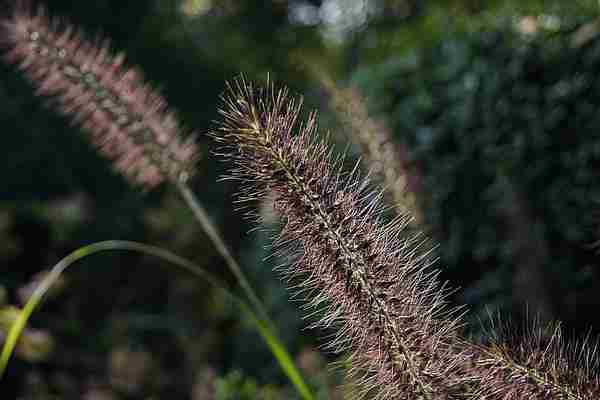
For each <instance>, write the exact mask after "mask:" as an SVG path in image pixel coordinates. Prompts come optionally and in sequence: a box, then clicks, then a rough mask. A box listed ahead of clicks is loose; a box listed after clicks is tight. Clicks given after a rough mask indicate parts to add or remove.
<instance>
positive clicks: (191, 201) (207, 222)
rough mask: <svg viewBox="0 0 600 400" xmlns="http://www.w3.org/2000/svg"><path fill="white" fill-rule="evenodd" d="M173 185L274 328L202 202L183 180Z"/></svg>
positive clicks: (250, 298)
mask: <svg viewBox="0 0 600 400" xmlns="http://www.w3.org/2000/svg"><path fill="white" fill-rule="evenodd" d="M175 186H176V187H177V190H178V191H179V194H180V195H181V197H182V198H183V200H184V201H185V202H186V204H187V205H188V207H189V208H190V210H191V211H192V213H193V214H194V217H196V220H197V221H198V223H200V225H201V227H202V229H203V230H204V232H205V233H206V234H207V235H208V237H209V239H210V240H211V241H212V243H213V245H214V246H215V249H216V250H217V251H218V252H219V254H220V255H221V257H223V260H225V263H226V264H227V267H228V268H229V270H230V271H231V272H232V273H233V275H234V276H235V278H236V279H237V281H238V283H239V285H240V287H241V288H242V290H243V291H244V293H245V294H246V296H247V297H248V300H250V302H251V304H252V306H253V307H254V308H255V309H256V312H257V313H258V314H259V315H260V317H261V318H262V319H263V320H264V321H265V322H266V323H267V324H269V327H270V328H271V329H272V330H275V324H274V323H273V321H271V319H270V318H269V315H268V313H267V311H266V309H265V307H264V305H263V303H262V301H261V300H260V299H259V298H258V296H257V295H256V292H255V291H254V289H252V286H251V285H250V283H249V282H248V279H247V278H246V276H245V275H244V273H243V272H242V269H241V267H240V265H239V264H238V262H237V261H236V260H235V258H234V257H233V255H232V253H231V250H230V249H229V247H227V245H226V244H225V242H224V241H223V239H222V235H221V233H220V232H219V230H218V228H217V227H216V225H215V224H214V223H213V222H212V221H211V219H210V217H209V216H208V213H207V212H206V210H205V209H204V207H203V206H202V204H201V203H200V202H199V201H198V199H197V198H196V196H195V195H194V193H193V192H192V191H191V190H190V188H189V186H188V185H186V184H185V183H184V182H181V181H176V182H175Z"/></svg>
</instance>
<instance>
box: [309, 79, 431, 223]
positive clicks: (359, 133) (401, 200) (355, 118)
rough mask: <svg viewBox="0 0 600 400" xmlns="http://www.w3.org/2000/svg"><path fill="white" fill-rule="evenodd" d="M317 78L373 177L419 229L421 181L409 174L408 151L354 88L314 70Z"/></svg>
mask: <svg viewBox="0 0 600 400" xmlns="http://www.w3.org/2000/svg"><path fill="white" fill-rule="evenodd" d="M312 70H313V74H314V75H315V76H316V77H317V79H318V80H319V82H320V83H321V85H322V87H323V89H325V92H326V93H327V95H328V96H329V103H330V106H331V108H332V109H333V111H334V112H335V114H336V116H337V118H338V119H339V120H340V122H341V123H342V124H343V125H344V127H345V128H346V129H345V132H346V134H347V135H348V137H349V139H351V140H352V141H353V142H355V143H356V145H358V146H360V148H361V150H362V154H363V155H364V157H365V161H366V162H367V165H368V166H369V168H370V170H371V172H372V174H373V175H374V176H375V177H377V178H378V179H379V180H380V181H381V182H382V184H383V185H384V186H385V194H386V195H387V196H386V197H387V200H388V202H389V203H391V204H393V206H394V208H395V209H396V212H397V213H399V214H402V215H410V216H411V217H412V218H411V220H410V224H411V225H413V226H414V227H419V226H421V225H422V224H423V217H422V215H421V210H420V208H419V204H418V201H417V193H418V190H417V186H418V179H416V178H415V176H414V172H413V173H412V175H411V174H410V173H409V171H408V165H407V164H408V163H407V154H406V150H405V149H404V148H402V147H400V146H399V145H398V144H396V143H395V142H394V140H393V138H392V133H391V132H390V130H389V128H388V127H387V126H386V124H385V123H384V121H382V120H377V119H373V118H371V117H370V116H369V113H368V110H367V106H366V104H365V99H364V98H363V97H362V96H361V95H360V93H359V92H358V90H356V89H355V88H352V87H347V88H342V87H339V86H338V85H336V84H335V82H334V81H333V80H332V79H331V78H330V77H329V76H327V75H326V74H325V73H324V72H322V71H320V70H319V69H318V68H317V67H313V68H312Z"/></svg>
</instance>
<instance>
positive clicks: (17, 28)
mask: <svg viewBox="0 0 600 400" xmlns="http://www.w3.org/2000/svg"><path fill="white" fill-rule="evenodd" d="M0 29H1V31H0V35H1V38H2V39H1V40H2V43H1V44H2V47H4V48H5V49H6V52H5V54H4V60H5V61H7V62H9V63H12V64H16V65H18V67H19V68H20V69H21V70H22V71H23V72H24V73H25V75H26V76H27V77H28V79H29V80H30V81H31V82H32V83H33V84H34V85H35V86H36V87H37V91H36V93H37V94H38V95H42V96H50V97H51V98H53V99H55V100H56V101H55V103H57V105H58V109H59V110H60V111H61V112H62V113H63V114H64V115H66V116H68V117H70V118H71V120H72V121H73V122H74V123H75V124H80V125H81V126H82V127H83V128H84V129H85V130H86V131H88V132H90V133H91V136H92V142H93V143H94V144H95V145H96V146H97V147H98V148H99V150H100V152H101V153H102V154H104V155H105V156H107V157H108V158H109V159H111V160H112V161H113V162H114V166H115V168H116V169H117V170H118V171H120V172H122V173H123V174H124V175H125V176H126V177H127V178H128V179H129V180H130V181H131V182H132V183H136V184H139V185H141V186H143V187H146V188H152V187H154V186H156V185H158V184H159V183H161V182H162V181H164V180H171V181H175V182H185V181H186V180H188V179H189V177H190V176H191V175H192V173H193V169H194V165H195V162H196V160H197V156H198V152H197V148H196V145H195V143H194V138H193V135H190V136H188V138H187V139H183V138H182V136H181V131H182V128H181V126H180V124H179V122H178V120H177V117H176V115H175V114H174V113H173V112H172V111H169V110H167V103H166V100H165V99H164V98H163V97H162V96H161V95H160V94H159V93H158V92H157V91H156V90H154V89H153V88H152V87H151V86H150V85H148V84H147V83H144V81H143V78H142V74H141V72H140V71H139V70H137V69H135V68H128V67H126V66H125V65H124V56H123V54H118V55H113V54H111V52H110V50H109V43H108V41H103V42H101V41H100V40H96V41H94V42H90V41H87V40H86V39H85V38H84V35H83V34H82V33H81V32H75V31H74V28H73V27H72V26H71V25H68V24H66V23H64V22H62V21H59V20H57V19H50V18H49V17H48V15H47V12H46V11H45V9H44V8H42V7H40V8H39V9H38V10H37V12H33V11H32V10H31V5H30V3H29V1H18V2H17V4H16V6H15V7H14V9H13V11H12V14H11V15H10V16H9V17H8V18H5V19H4V20H2V21H0Z"/></svg>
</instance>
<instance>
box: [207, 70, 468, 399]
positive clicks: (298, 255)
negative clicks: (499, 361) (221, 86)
mask: <svg viewBox="0 0 600 400" xmlns="http://www.w3.org/2000/svg"><path fill="white" fill-rule="evenodd" d="M224 102H225V106H224V108H223V110H222V115H223V119H224V120H223V124H222V126H221V128H220V129H219V130H218V131H217V132H215V133H214V136H215V138H216V139H217V141H219V142H221V143H223V145H224V147H223V150H222V153H223V155H224V156H226V158H229V159H230V160H231V161H233V162H234V163H235V164H236V165H237V169H236V170H234V171H233V173H232V177H233V178H237V179H240V180H242V181H243V182H246V183H247V184H248V185H249V187H248V188H247V190H245V191H244V194H243V196H242V198H243V199H252V198H255V197H256V196H259V197H262V196H263V195H265V194H267V193H273V194H274V195H275V209H276V211H277V212H278V214H279V216H280V218H281V219H282V221H283V223H284V227H283V229H282V233H281V236H280V237H279V239H278V242H277V246H278V247H279V249H281V250H283V251H284V252H285V253H286V254H291V256H292V262H291V265H290V266H289V267H287V268H286V269H285V276H286V277H287V278H288V279H289V280H290V282H292V284H293V285H295V287H296V289H297V291H298V292H300V293H302V294H303V295H304V297H305V298H306V299H307V301H308V307H309V308H320V309H321V310H322V311H323V312H322V314H321V315H322V317H321V318H320V319H319V320H318V321H317V323H316V324H317V325H319V326H321V327H332V328H335V329H336V330H337V333H336V335H335V337H334V339H333V340H332V341H331V342H330V343H329V347H330V348H331V349H333V350H334V351H349V352H350V354H351V355H350V359H351V364H352V368H353V372H355V374H356V376H357V377H359V380H360V382H361V383H362V385H361V386H362V388H363V389H364V393H365V394H367V395H368V396H369V398H376V399H417V398H419V399H427V400H434V399H435V400H438V399H462V398H463V397H461V393H463V390H464V385H465V384H466V383H467V382H468V381H469V377H468V376H466V375H465V374H464V373H463V372H462V371H461V370H460V366H461V365H462V363H463V362H466V361H467V358H466V355H465V354H464V352H462V350H460V349H459V348H458V347H460V346H458V345H457V344H458V343H459V341H458V340H457V337H458V331H459V325H460V322H459V318H458V316H457V315H456V314H455V313H453V312H452V311H451V310H449V309H448V308H447V307H446V305H445V303H446V301H445V295H446V291H445V290H444V289H443V288H442V287H441V286H440V285H439V284H438V282H437V279H436V272H435V271H432V270H430V268H429V262H428V261H427V259H428V257H427V256H426V255H424V254H422V252H421V249H420V248H419V243H420V242H422V240H420V239H418V238H415V237H414V236H413V237H405V236H404V233H405V229H404V228H405V227H406V222H407V221H406V220H401V219H397V220H395V221H392V222H391V223H384V222H383V221H382V217H381V216H380V213H379V211H380V210H379V205H378V204H379V201H380V197H381V195H380V194H374V193H372V192H370V191H369V190H368V185H367V184H366V182H365V181H364V180H361V179H360V178H359V177H358V175H357V173H356V170H358V168H355V171H353V172H349V173H346V172H343V171H342V169H341V165H342V164H343V162H342V160H340V159H338V160H337V161H336V160H334V159H333V157H332V154H331V151H330V150H329V148H328V146H327V145H326V144H324V143H323V142H319V141H318V140H317V138H316V124H315V117H314V115H312V116H311V117H310V118H309V120H308V122H307V123H306V124H304V125H303V126H301V127H299V129H296V128H298V127H297V125H298V124H297V123H296V121H297V119H298V116H299V113H300V102H295V101H294V100H293V99H290V98H289V96H288V94H287V92H286V91H285V90H281V91H279V92H276V91H274V90H273V89H272V87H268V88H267V89H264V90H261V89H258V90H257V89H255V88H253V87H252V86H251V85H248V84H246V83H245V82H243V81H241V80H240V81H238V82H236V83H235V84H234V85H232V88H231V90H230V92H229V94H228V95H226V96H225V98H224Z"/></svg>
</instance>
